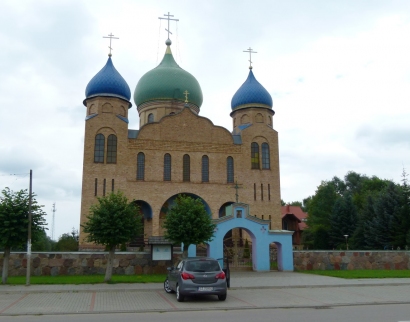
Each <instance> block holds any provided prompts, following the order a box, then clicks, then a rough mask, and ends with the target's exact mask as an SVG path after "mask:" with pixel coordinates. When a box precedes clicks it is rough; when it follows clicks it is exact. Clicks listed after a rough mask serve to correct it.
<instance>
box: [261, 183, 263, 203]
mask: <svg viewBox="0 0 410 322" xmlns="http://www.w3.org/2000/svg"><path fill="white" fill-rule="evenodd" d="M261 200H263V183H261Z"/></svg>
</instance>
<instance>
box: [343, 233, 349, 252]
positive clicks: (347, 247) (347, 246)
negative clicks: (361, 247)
mask: <svg viewBox="0 0 410 322" xmlns="http://www.w3.org/2000/svg"><path fill="white" fill-rule="evenodd" d="M343 236H345V239H346V250H349V245H348V244H347V237H349V235H343Z"/></svg>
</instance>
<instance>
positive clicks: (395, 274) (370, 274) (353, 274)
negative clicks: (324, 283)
mask: <svg viewBox="0 0 410 322" xmlns="http://www.w3.org/2000/svg"><path fill="white" fill-rule="evenodd" d="M298 272H299V273H305V274H314V275H324V276H332V277H340V278H405V277H407V278H410V270H343V271H298Z"/></svg>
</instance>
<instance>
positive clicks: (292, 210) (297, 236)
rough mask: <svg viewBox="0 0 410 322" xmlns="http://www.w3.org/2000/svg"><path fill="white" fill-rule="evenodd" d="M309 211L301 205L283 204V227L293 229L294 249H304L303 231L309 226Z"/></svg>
mask: <svg viewBox="0 0 410 322" xmlns="http://www.w3.org/2000/svg"><path fill="white" fill-rule="evenodd" d="M306 220H307V213H306V212H304V211H303V210H302V208H301V207H300V206H291V205H286V206H282V229H283V230H290V231H293V232H294V233H293V236H292V244H293V248H294V249H303V244H302V233H303V230H305V229H306V228H307V225H306Z"/></svg>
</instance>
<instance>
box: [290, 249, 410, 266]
mask: <svg viewBox="0 0 410 322" xmlns="http://www.w3.org/2000/svg"><path fill="white" fill-rule="evenodd" d="M409 257H410V251H294V252H293V265H294V268H295V270H296V271H305V270H347V269H349V270H350V269H390V270H396V269H397V270H399V269H410V261H409Z"/></svg>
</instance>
